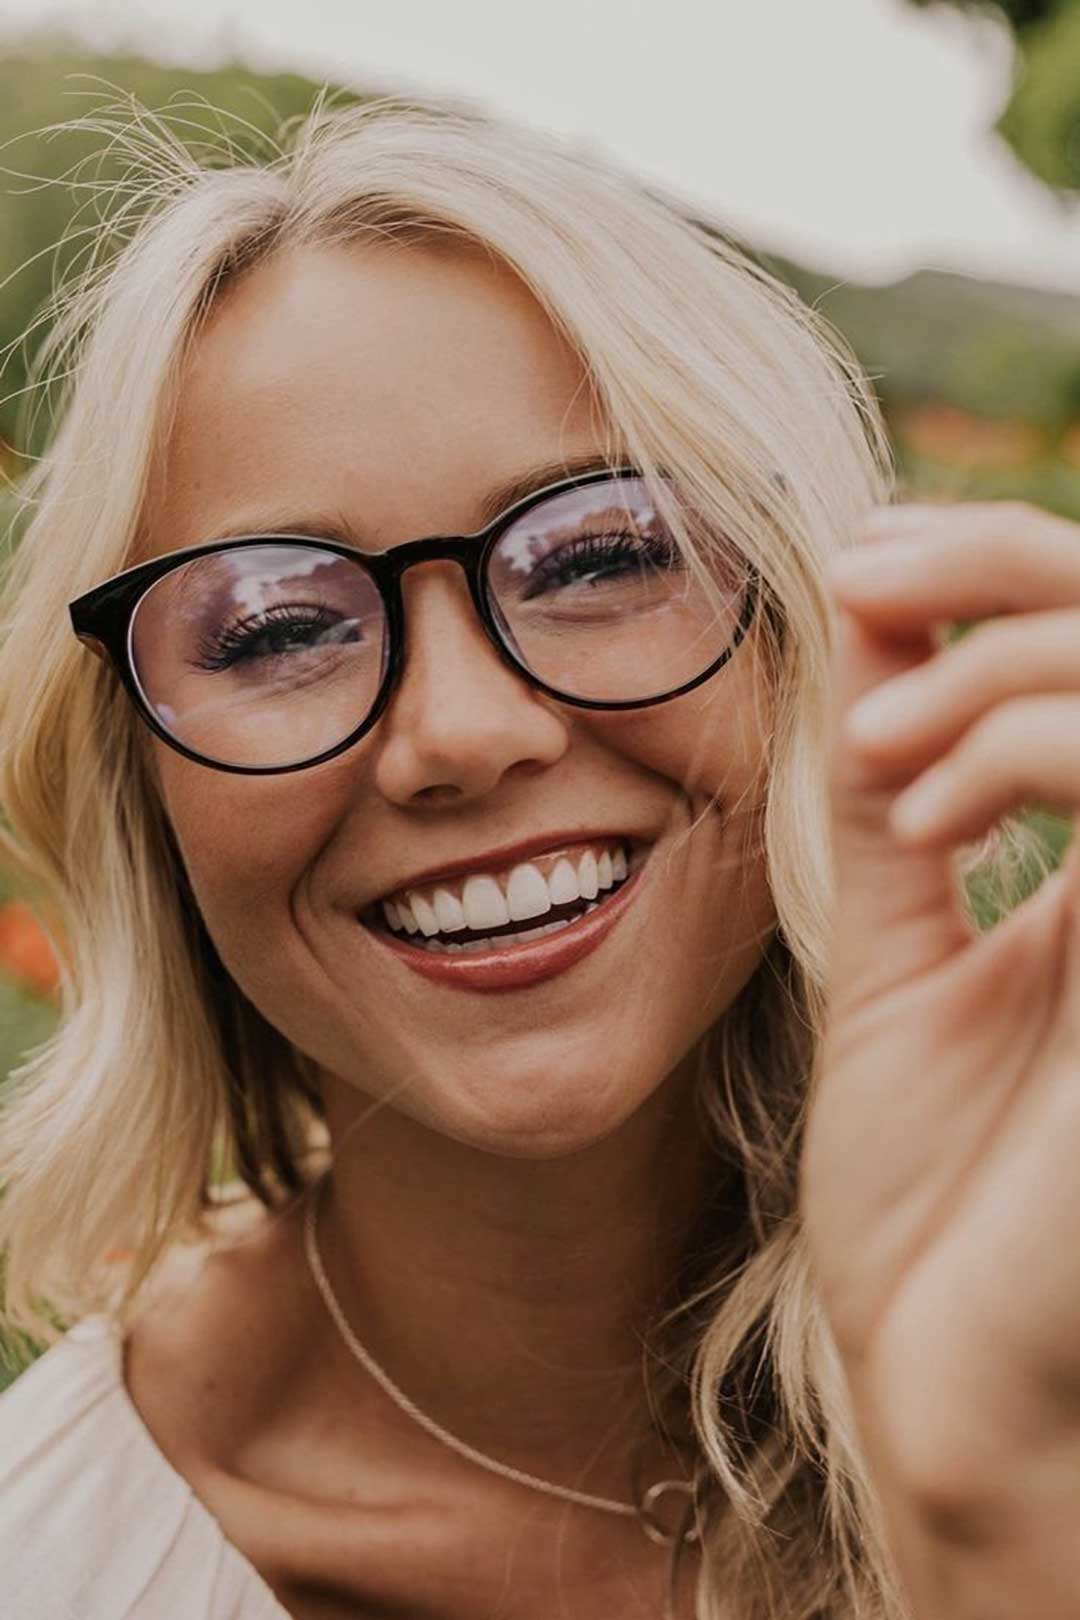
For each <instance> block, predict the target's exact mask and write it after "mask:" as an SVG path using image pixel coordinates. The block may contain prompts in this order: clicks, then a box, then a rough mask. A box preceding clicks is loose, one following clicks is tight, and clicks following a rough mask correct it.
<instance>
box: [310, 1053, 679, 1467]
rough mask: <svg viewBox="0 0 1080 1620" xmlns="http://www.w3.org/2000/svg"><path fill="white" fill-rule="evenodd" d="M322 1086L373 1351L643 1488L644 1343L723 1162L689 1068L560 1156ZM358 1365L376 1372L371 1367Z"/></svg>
mask: <svg viewBox="0 0 1080 1620" xmlns="http://www.w3.org/2000/svg"><path fill="white" fill-rule="evenodd" d="M323 1095H324V1099H325V1102H326V1112H327V1124H328V1127H329V1131H330V1137H331V1150H332V1154H333V1163H332V1168H331V1170H330V1172H329V1174H328V1176H327V1185H324V1186H323V1188H322V1189H321V1194H320V1198H319V1220H318V1243H319V1250H320V1252H321V1256H322V1260H323V1264H324V1267H325V1269H326V1273H327V1275H328V1278H329V1280H330V1284H331V1286H332V1288H333V1291H334V1293H335V1295H336V1296H337V1298H338V1301H339V1302H340V1305H341V1308H342V1310H343V1311H344V1313H345V1317H346V1319H347V1321H348V1322H349V1323H350V1325H351V1326H352V1328H353V1331H354V1332H355V1333H356V1335H357V1337H358V1338H359V1339H360V1341H361V1343H362V1344H363V1345H364V1346H365V1348H366V1349H367V1350H368V1351H369V1353H370V1354H371V1355H373V1356H374V1358H375V1359H376V1361H377V1362H378V1363H379V1364H380V1365H381V1366H382V1367H383V1368H384V1369H385V1371H386V1372H387V1373H388V1374H389V1376H390V1377H391V1378H392V1379H393V1381H394V1382H395V1383H396V1384H397V1386H398V1387H399V1388H400V1389H401V1390H403V1391H404V1392H405V1393H406V1394H407V1395H408V1396H409V1397H410V1398H411V1399H412V1400H413V1401H414V1402H415V1404H416V1405H417V1406H418V1407H420V1408H421V1410H423V1411H424V1412H426V1413H427V1414H428V1415H429V1416H430V1417H432V1418H434V1419H435V1420H436V1422H438V1423H440V1424H441V1425H442V1426H443V1427H444V1428H446V1429H449V1430H450V1431H451V1433H453V1434H455V1435H457V1436H458V1437H459V1438H460V1439H462V1440H465V1441H467V1442H468V1443H469V1444H470V1445H472V1446H474V1447H476V1448H477V1449H479V1450H481V1451H484V1452H485V1453H488V1454H489V1455H491V1456H493V1457H495V1458H496V1459H498V1460H499V1461H501V1462H504V1463H507V1464H509V1465H511V1466H514V1467H518V1468H523V1469H526V1470H527V1471H530V1472H533V1473H536V1474H539V1475H541V1476H543V1477H547V1478H550V1479H552V1480H557V1481H561V1482H573V1483H574V1484H577V1485H579V1486H581V1487H583V1488H587V1489H590V1490H594V1491H599V1492H602V1493H606V1494H610V1495H613V1496H616V1497H626V1496H627V1495H628V1494H629V1485H628V1482H629V1478H630V1475H629V1469H630V1467H631V1466H632V1465H633V1463H634V1461H635V1458H637V1459H640V1460H641V1465H642V1467H643V1468H646V1469H647V1468H648V1466H649V1464H648V1462H647V1461H646V1460H645V1459H647V1458H649V1457H650V1456H651V1457H652V1458H653V1462H654V1464H656V1463H658V1462H659V1461H660V1460H661V1458H662V1455H663V1448H660V1449H659V1452H658V1449H657V1443H656V1440H655V1437H652V1438H651V1439H650V1431H651V1423H650V1417H649V1409H648V1400H647V1394H646V1384H645V1377H644V1357H643V1341H644V1338H645V1336H646V1334H647V1333H648V1330H649V1328H650V1327H651V1325H652V1324H653V1322H654V1321H655V1319H656V1316H657V1313H658V1311H659V1309H660V1308H661V1306H662V1305H663V1304H666V1303H668V1301H669V1299H670V1292H671V1278H672V1276H673V1275H674V1274H675V1271H676V1269H677V1267H678V1264H679V1260H680V1256H681V1254H682V1252H683V1249H684V1247H685V1244H686V1241H687V1236H688V1233H689V1231H690V1229H691V1228H692V1226H693V1224H694V1221H695V1217H696V1215H697V1211H698V1209H699V1208H700V1204H701V1201H702V1198H703V1196H704V1186H705V1178H706V1175H707V1173H708V1166H707V1164H706V1163H705V1160H704V1155H703V1153H702V1149H701V1144H700V1129H699V1127H698V1125H697V1122H696V1120H695V1117H694V1110H693V1106H692V1098H691V1088H690V1079H689V1074H688V1073H683V1072H678V1073H676V1074H673V1075H672V1076H670V1077H669V1079H668V1081H667V1082H666V1083H665V1084H664V1085H663V1086H662V1087H660V1088H659V1090H658V1091H657V1092H656V1093H655V1094H654V1096H653V1097H652V1098H651V1099H650V1100H649V1102H648V1103H647V1104H646V1105H645V1107H644V1108H642V1109H640V1110H639V1111H638V1113H637V1114H636V1115H635V1116H634V1117H633V1118H632V1119H631V1120H629V1121H628V1122H626V1123H625V1124H624V1125H623V1126H622V1127H621V1128H620V1129H619V1130H618V1131H616V1132H614V1133H613V1134H612V1135H611V1136H609V1137H607V1138H606V1139H605V1140H604V1141H602V1142H599V1143H596V1144H594V1145H592V1146H590V1147H589V1148H586V1149H584V1150H582V1151H580V1152H578V1153H575V1154H573V1155H570V1156H567V1157H564V1158H559V1159H548V1160H526V1159H509V1158H501V1157H499V1156H498V1155H495V1154H492V1153H487V1152H483V1151H480V1150H477V1149H473V1148H470V1147H467V1146H465V1145H463V1144H461V1143H458V1142H455V1141H452V1140H450V1139H448V1138H446V1137H444V1136H440V1135H438V1134H437V1133H435V1132H432V1131H430V1130H428V1129H427V1128H426V1127H424V1126H422V1125H420V1124H418V1123H417V1122H416V1121H414V1120H411V1119H410V1118H408V1117H407V1116H405V1115H403V1114H401V1113H398V1112H396V1111H395V1110H393V1109H392V1108H390V1107H383V1108H378V1109H372V1108H371V1104H370V1102H369V1100H368V1099H367V1098H365V1097H364V1096H362V1095H361V1094H359V1093H358V1092H357V1091H356V1089H355V1088H353V1087H349V1086H345V1085H343V1084H342V1083H341V1082H339V1081H335V1080H334V1079H333V1078H332V1077H326V1078H325V1080H324V1092H323ZM361 1118H363V1123H362V1124H361V1123H359V1121H360V1120H361ZM354 1125H356V1127H357V1128H356V1129H352V1127H353V1126H354ZM346 1137H347V1138H348V1140H346ZM338 1144H341V1147H340V1150H339V1149H338ZM328 1330H329V1332H330V1334H331V1335H332V1336H333V1337H337V1330H336V1328H334V1327H333V1324H328ZM341 1348H342V1349H344V1347H343V1346H342V1347H341ZM345 1357H346V1358H348V1359H349V1360H351V1358H349V1353H348V1351H345ZM338 1360H339V1362H340V1360H341V1358H340V1356H339V1357H338ZM347 1376H348V1377H350V1378H352V1379H355V1380H363V1379H364V1378H365V1377H366V1374H365V1373H364V1372H363V1371H362V1369H361V1368H360V1367H359V1366H357V1365H356V1363H355V1362H354V1361H353V1362H352V1365H351V1366H350V1367H348V1369H347ZM402 1420H403V1422H405V1423H408V1422H409V1420H408V1419H407V1418H405V1417H404V1414H402ZM670 1463H671V1459H670V1455H669V1457H668V1466H667V1469H666V1472H667V1473H668V1474H670V1473H671V1472H672V1468H671V1466H670ZM661 1472H663V1469H662V1468H661ZM654 1477H657V1476H655V1475H654Z"/></svg>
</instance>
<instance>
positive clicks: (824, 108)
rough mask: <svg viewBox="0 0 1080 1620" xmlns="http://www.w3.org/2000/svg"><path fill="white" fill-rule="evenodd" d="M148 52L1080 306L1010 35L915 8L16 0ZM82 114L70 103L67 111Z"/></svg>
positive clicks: (774, 237)
mask: <svg viewBox="0 0 1080 1620" xmlns="http://www.w3.org/2000/svg"><path fill="white" fill-rule="evenodd" d="M51 19H67V20H68V21H69V22H70V23H71V24H72V25H73V26H74V28H75V29H76V30H77V32H78V33H79V34H80V36H81V37H82V38H83V39H85V40H88V41H89V42H91V43H92V44H94V45H95V46H97V47H99V48H102V49H104V48H108V47H112V46H125V47H129V48H130V47H136V48H142V49H144V50H146V51H148V52H152V53H153V54H155V55H157V56H159V57H160V56H164V57H166V58H168V59H170V60H179V61H186V62H189V63H191V64H192V65H208V64H210V63H212V62H214V61H217V60H220V59H221V57H222V56H223V55H231V54H232V55H237V56H240V57H242V58H243V59H245V60H246V61H248V62H250V63H251V65H252V66H255V67H264V68H268V69H270V68H283V67H287V68H291V69H295V70H297V71H301V72H304V73H307V74H310V75H311V76H313V77H315V78H316V79H320V80H321V79H324V78H329V79H336V80H344V81H347V82H352V83H355V84H357V85H360V86H363V85H367V84H372V85H374V86H375V87H376V88H382V89H393V90H405V91H408V90H409V89H424V88H428V87H433V88H438V89H442V90H447V91H450V92H452V93H455V94H457V95H459V96H464V97H468V98H471V99H474V100H477V101H479V102H481V103H483V104H485V105H487V106H490V107H492V108H495V109H501V110H506V111H509V112H513V113H516V114H517V115H518V116H519V117H522V118H524V119H525V120H526V121H528V122H530V123H536V124H540V125H543V126H546V127H548V128H553V129H558V130H564V131H570V132H573V133H574V134H575V135H577V136H579V137H584V138H586V139H588V140H589V141H591V142H593V143H594V144H595V145H596V146H597V147H599V148H600V149H602V150H605V151H607V152H608V153H610V154H611V155H612V156H614V157H616V158H619V159H621V160H623V161H626V162H630V163H633V164H634V165H635V166H636V167H637V168H639V169H640V170H642V171H645V172H646V173H648V174H650V175H651V176H653V177H654V178H656V179H658V180H662V181H665V182H666V183H667V184H668V185H669V186H674V187H675V188H676V189H677V190H678V191H680V192H681V193H682V194H683V195H684V196H685V197H686V198H687V199H689V200H698V201H702V202H705V203H707V204H709V205H710V206H711V207H712V208H713V209H715V210H717V211H718V212H719V214H720V215H721V217H722V218H723V219H725V220H726V222H727V223H728V224H729V226H730V227H731V228H732V229H734V230H736V231H738V232H740V233H742V234H743V235H745V236H747V237H748V238H750V239H751V240H753V241H755V242H757V243H758V244H759V245H760V246H762V247H764V248H773V249H776V250H777V251H781V252H783V251H786V252H790V253H792V254H794V255H796V256H798V257H799V258H801V259H803V260H804V261H805V262H807V263H809V264H814V265H818V266H820V267H821V268H823V269H825V270H828V271H830V272H835V273H836V274H838V275H840V276H846V277H853V278H859V279H865V280H884V279H889V278H891V277H893V276H895V275H898V274H902V273H903V272H904V271H906V270H909V269H912V268H914V267H916V266H918V265H921V264H931V265H937V266H941V267H945V268H951V269H961V270H968V271H972V272H974V273H975V274H980V275H987V276H997V277H1001V278H1004V279H1012V280H1019V281H1025V282H1029V283H1032V284H1034V285H1042V286H1053V287H1058V288H1063V289H1066V290H1077V289H1078V288H1080V213H1075V212H1074V213H1071V214H1070V213H1068V212H1065V211H1063V210H1062V209H1061V208H1060V206H1059V205H1058V204H1057V203H1056V202H1055V201H1054V199H1053V198H1052V197H1051V196H1050V195H1049V194H1048V193H1047V192H1046V191H1045V190H1044V189H1043V188H1042V187H1041V186H1039V185H1038V184H1037V182H1036V181H1034V180H1033V179H1032V178H1031V177H1030V176H1029V175H1028V174H1027V173H1026V171H1024V170H1023V169H1021V168H1020V166H1019V165H1018V164H1017V163H1016V162H1015V160H1014V159H1013V158H1012V157H1011V156H1010V154H1009V152H1008V149H1007V148H1006V147H1005V146H1004V144H1003V143H1002V142H1000V141H998V140H997V139H996V138H995V137H993V136H991V135H990V134H988V129H989V125H990V123H991V122H992V120H993V117H994V115H995V113H996V111H997V110H998V109H999V108H1000V106H1001V105H1002V104H1003V102H1004V100H1005V97H1006V95H1007V91H1008V83H1009V71H1010V54H1009V51H1008V48H1007V40H1006V37H1005V35H1004V32H1003V31H1000V30H998V29H997V28H996V27H995V26H993V25H991V24H988V23H987V24H979V25H974V24H972V23H971V22H969V21H966V20H965V19H964V18H962V17H960V16H957V15H954V14H953V13H951V12H934V13H930V14H927V13H922V12H917V11H914V10H912V9H911V8H910V7H909V6H907V5H906V4H905V3H904V0H648V3H645V0H301V3H297V0H0V49H2V41H3V40H4V39H6V40H8V41H12V40H15V39H16V38H17V37H18V36H19V35H20V33H22V32H23V31H24V30H25V29H26V28H27V27H28V26H32V25H34V24H37V23H44V22H47V21H49V20H51ZM75 106H76V104H75V103H73V110H74V109H75Z"/></svg>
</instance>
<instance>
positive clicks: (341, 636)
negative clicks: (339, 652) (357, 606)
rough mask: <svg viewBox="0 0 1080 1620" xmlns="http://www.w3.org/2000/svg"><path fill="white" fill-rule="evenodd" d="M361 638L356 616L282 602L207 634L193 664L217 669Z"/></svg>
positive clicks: (262, 661) (212, 670) (213, 669)
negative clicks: (349, 616) (350, 617)
mask: <svg viewBox="0 0 1080 1620" xmlns="http://www.w3.org/2000/svg"><path fill="white" fill-rule="evenodd" d="M361 640H363V635H362V632H361V629H360V622H359V620H357V619H348V618H344V617H343V616H342V615H341V614H337V613H333V612H331V611H330V610H329V609H328V608H325V607H318V606H314V605H312V604H310V603H281V604H280V605H278V606H275V607H272V608H268V609H266V610H265V611H264V612H262V613H258V614H253V615H251V616H250V617H249V618H247V619H241V620H239V621H237V622H234V623H232V624H223V625H221V626H219V627H218V628H217V629H215V630H214V631H212V632H211V633H210V634H209V635H204V636H203V637H202V639H201V640H200V643H199V650H198V656H197V657H196V659H195V660H194V663H195V666H196V668H198V669H204V670H208V671H210V672H216V671H219V670H225V669H232V668H234V667H235V666H236V665H238V664H255V663H264V662H269V661H271V660H274V659H279V658H282V659H287V658H289V657H290V656H295V655H296V654H298V653H305V652H311V651H313V650H315V649H316V648H318V647H328V646H336V645H340V644H341V643H343V642H350V641H351V642H356V641H361Z"/></svg>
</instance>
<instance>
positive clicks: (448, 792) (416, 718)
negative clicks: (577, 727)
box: [375, 560, 569, 806]
mask: <svg viewBox="0 0 1080 1620" xmlns="http://www.w3.org/2000/svg"><path fill="white" fill-rule="evenodd" d="M402 591H403V598H404V607H405V667H404V670H403V673H402V676H401V681H400V684H399V686H398V688H397V691H396V692H395V694H394V696H393V699H392V700H391V703H390V706H389V708H388V709H387V711H386V713H385V714H384V715H383V717H382V721H381V723H380V726H379V728H378V733H377V735H378V736H379V752H378V754H377V757H376V765H375V775H376V781H377V784H378V787H379V790H380V791H381V792H382V794H383V795H384V797H385V798H387V799H389V800H390V801H392V802H393V803H394V804H397V805H401V806H415V805H419V804H433V803H435V804H444V803H445V804H449V803H455V802H461V803H467V802H468V801H470V800H473V799H478V798H481V797H483V796H484V795H485V794H488V793H490V792H491V791H492V789H493V788H495V787H496V786H497V785H498V784H499V783H500V782H501V781H502V779H503V777H504V776H506V775H507V774H508V773H509V772H511V771H518V772H524V771H530V770H531V771H540V770H543V769H544V768H545V767H546V766H549V765H554V764H555V763H556V761H557V760H559V759H561V757H562V755H563V754H564V753H565V752H566V749H567V747H568V745H569V729H568V723H567V721H566V719H565V717H564V715H563V714H562V713H561V712H560V711H559V710H558V709H557V708H556V706H555V705H554V704H553V703H552V702H551V701H550V700H548V699H547V698H545V697H544V696H543V695H542V694H541V693H538V692H536V691H535V690H534V689H533V688H532V687H530V686H529V684H528V683H527V681H526V680H525V679H524V678H523V677H522V676H520V675H518V674H516V673H515V672H514V670H512V669H511V668H510V667H509V666H508V665H507V664H504V663H503V661H502V659H501V658H500V657H499V655H498V653H497V652H496V651H495V648H494V647H493V646H492V645H491V643H490V641H489V640H488V638H487V635H486V633H485V631H484V628H483V625H482V624H481V623H480V621H479V619H478V618H477V616H476V612H475V609H474V607H473V604H472V599H471V597H470V595H469V590H468V585H467V584H466V581H465V577H464V574H463V573H462V570H461V569H460V568H459V567H458V565H457V564H456V563H453V562H447V561H442V560H440V561H433V562H427V563H423V564H421V565H419V566H417V567H414V568H412V569H410V570H409V573H408V574H407V575H406V576H405V579H404V580H403V582H402Z"/></svg>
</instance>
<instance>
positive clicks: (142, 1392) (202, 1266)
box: [123, 1199, 312, 1477]
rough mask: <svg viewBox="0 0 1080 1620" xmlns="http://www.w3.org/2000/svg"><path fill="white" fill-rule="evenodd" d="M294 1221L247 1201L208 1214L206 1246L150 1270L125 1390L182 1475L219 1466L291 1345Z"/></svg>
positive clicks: (306, 1315)
mask: <svg viewBox="0 0 1080 1620" xmlns="http://www.w3.org/2000/svg"><path fill="white" fill-rule="evenodd" d="M298 1218H299V1211H298V1209H297V1207H296V1206H290V1207H289V1209H287V1210H285V1211H283V1212H279V1213H271V1212H269V1211H267V1210H265V1209H264V1208H263V1207H262V1206H261V1205H259V1204H258V1203H257V1202H256V1201H255V1200H254V1199H241V1200H238V1201H237V1202H236V1203H235V1204H231V1205H229V1206H228V1207H227V1208H225V1209H223V1210H222V1211H221V1212H219V1213H217V1214H215V1217H214V1222H213V1230H212V1233H211V1235H210V1237H209V1238H208V1240H207V1242H206V1243H204V1244H202V1245H198V1246H188V1247H185V1248H184V1249H178V1250H177V1251H175V1252H174V1253H173V1254H171V1255H170V1256H169V1257H168V1259H167V1261H166V1262H165V1263H164V1264H163V1265H162V1266H161V1267H160V1268H159V1269H158V1271H157V1272H156V1273H155V1277H154V1280H153V1284H152V1285H151V1286H150V1287H149V1288H148V1289H147V1291H146V1294H145V1297H144V1300H143V1302H142V1304H141V1307H140V1311H139V1314H138V1316H137V1318H136V1320H135V1322H134V1323H133V1325H132V1328H131V1330H130V1332H129V1333H128V1336H127V1339H126V1342H125V1345H124V1357H123V1359H124V1378H125V1382H126V1386H127V1390H128V1392H129V1395H130V1398H131V1399H132V1401H133V1403H134V1405H135V1406H136V1407H137V1408H138V1410H139V1412H140V1413H141V1415H142V1417H143V1421H144V1422H145V1423H146V1424H147V1426H148V1427H149V1428H150V1430H151V1432H152V1433H153V1435H154V1438H155V1440H156V1442H157V1444H158V1445H159V1447H160V1448H161V1450H162V1451H163V1452H164V1453H165V1455H166V1456H167V1457H169V1458H170V1460H171V1461H173V1462H175V1463H176V1465H177V1466H182V1467H183V1468H184V1470H185V1472H186V1473H187V1474H188V1476H189V1477H192V1476H194V1475H196V1474H198V1473H199V1472H200V1471H202V1470H204V1469H208V1468H226V1467H228V1465H229V1463H230V1462H231V1460H232V1458H233V1457H235V1456H236V1454H237V1453H238V1452H239V1451H240V1450H242V1449H243V1446H244V1444H245V1442H246V1440H247V1439H248V1437H249V1436H250V1434H251V1433H252V1432H253V1431H254V1430H256V1429H257V1428H258V1425H259V1422H260V1419H261V1416H262V1414H263V1412H264V1410H265V1409H266V1407H267V1406H268V1405H269V1406H273V1405H274V1404H275V1400H276V1398H277V1392H279V1391H280V1389H281V1387H282V1380H283V1379H284V1378H285V1377H286V1376H287V1375H288V1373H289V1371H290V1367H291V1364H292V1362H293V1360H294V1359H295V1357H296V1356H297V1355H299V1354H300V1353H301V1352H302V1346H303V1342H304V1334H303V1323H304V1322H305V1320H306V1321H308V1322H310V1319H311V1290H312V1284H311V1282H310V1279H309V1278H308V1277H307V1274H306V1268H305V1267H304V1266H303V1255H302V1249H301V1246H300V1241H299V1234H298Z"/></svg>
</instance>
